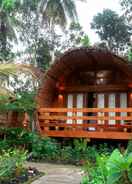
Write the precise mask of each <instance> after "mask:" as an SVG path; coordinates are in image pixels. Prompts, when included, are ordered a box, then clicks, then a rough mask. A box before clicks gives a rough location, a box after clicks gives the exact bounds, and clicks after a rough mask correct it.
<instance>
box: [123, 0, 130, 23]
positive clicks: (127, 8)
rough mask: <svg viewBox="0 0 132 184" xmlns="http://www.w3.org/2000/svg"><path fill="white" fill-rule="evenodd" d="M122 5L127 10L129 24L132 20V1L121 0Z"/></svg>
mask: <svg viewBox="0 0 132 184" xmlns="http://www.w3.org/2000/svg"><path fill="white" fill-rule="evenodd" d="M120 4H121V6H122V8H123V10H125V13H124V14H125V17H126V16H127V20H128V22H130V23H131V20H132V0H120Z"/></svg>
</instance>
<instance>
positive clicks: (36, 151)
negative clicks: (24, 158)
mask: <svg viewBox="0 0 132 184" xmlns="http://www.w3.org/2000/svg"><path fill="white" fill-rule="evenodd" d="M36 145H37V146H36ZM57 154H58V145H57V143H56V142H55V141H54V140H51V139H50V138H40V137H39V139H38V138H37V139H36V140H34V141H33V142H32V156H33V158H36V159H38V160H55V158H56V155H57Z"/></svg>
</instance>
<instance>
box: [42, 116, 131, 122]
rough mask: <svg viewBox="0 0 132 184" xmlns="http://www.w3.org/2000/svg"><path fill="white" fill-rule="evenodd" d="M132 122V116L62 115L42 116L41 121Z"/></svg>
mask: <svg viewBox="0 0 132 184" xmlns="http://www.w3.org/2000/svg"><path fill="white" fill-rule="evenodd" d="M69 119H70V120H95V121H97V120H107V121H108V120H127V121H129V120H132V116H80V117H79V116H69V117H68V116H60V115H41V116H39V120H62V121H63V120H69Z"/></svg>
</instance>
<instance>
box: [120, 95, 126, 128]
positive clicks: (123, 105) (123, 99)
mask: <svg viewBox="0 0 132 184" xmlns="http://www.w3.org/2000/svg"><path fill="white" fill-rule="evenodd" d="M120 107H121V108H127V94H126V93H120ZM120 115H121V116H127V112H121V114H120ZM123 123H124V120H121V124H123Z"/></svg>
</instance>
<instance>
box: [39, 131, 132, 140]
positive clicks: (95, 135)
mask: <svg viewBox="0 0 132 184" xmlns="http://www.w3.org/2000/svg"><path fill="white" fill-rule="evenodd" d="M42 135H43V136H49V137H70V138H91V139H118V140H132V133H128V132H109V131H106V132H97V131H91V132H87V131H83V130H78V131H77V130H76V131H74V130H73V131H72V130H71V131H68V130H65V131H52V130H50V131H43V132H42Z"/></svg>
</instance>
